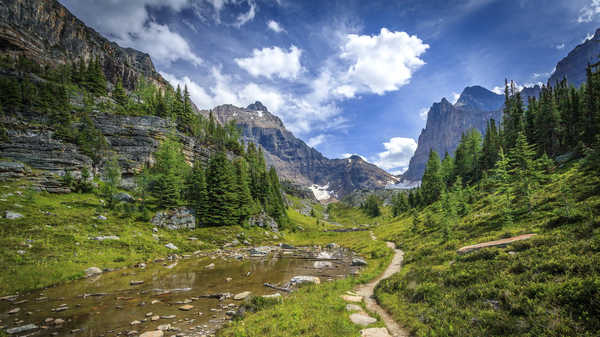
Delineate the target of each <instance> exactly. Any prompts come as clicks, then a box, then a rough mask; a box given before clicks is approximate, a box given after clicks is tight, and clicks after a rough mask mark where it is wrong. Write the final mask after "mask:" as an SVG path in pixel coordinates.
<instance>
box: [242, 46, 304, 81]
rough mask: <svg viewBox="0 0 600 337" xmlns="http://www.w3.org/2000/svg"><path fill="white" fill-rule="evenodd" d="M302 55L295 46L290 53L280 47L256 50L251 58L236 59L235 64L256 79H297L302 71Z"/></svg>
mask: <svg viewBox="0 0 600 337" xmlns="http://www.w3.org/2000/svg"><path fill="white" fill-rule="evenodd" d="M301 55H302V50H301V49H299V48H298V47H296V46H294V45H292V46H291V47H290V49H289V51H286V50H284V49H281V48H279V47H271V48H263V49H260V50H258V49H254V50H253V51H252V56H251V57H247V58H236V59H235V63H237V65H238V66H239V67H240V68H242V69H244V70H246V71H247V72H248V73H249V74H250V75H252V76H254V77H259V76H264V77H268V78H272V77H273V76H277V77H279V78H284V79H295V78H296V77H297V76H298V74H299V73H300V71H301V70H302V66H301V64H300V56H301Z"/></svg>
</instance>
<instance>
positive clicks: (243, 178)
mask: <svg viewBox="0 0 600 337" xmlns="http://www.w3.org/2000/svg"><path fill="white" fill-rule="evenodd" d="M234 165H235V173H236V193H237V197H238V200H237V201H238V205H237V215H238V217H239V220H238V221H239V223H240V224H243V223H244V222H245V221H246V219H248V217H249V216H250V215H251V214H252V213H253V211H254V201H253V200H252V195H251V193H250V187H249V185H248V182H249V179H248V170H249V169H248V163H247V162H246V160H245V159H244V158H238V159H237V160H236V161H235V162H234Z"/></svg>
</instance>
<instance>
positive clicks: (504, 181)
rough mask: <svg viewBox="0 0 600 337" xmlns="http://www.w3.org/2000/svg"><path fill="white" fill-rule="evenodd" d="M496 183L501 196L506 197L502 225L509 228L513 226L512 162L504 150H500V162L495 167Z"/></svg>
mask: <svg viewBox="0 0 600 337" xmlns="http://www.w3.org/2000/svg"><path fill="white" fill-rule="evenodd" d="M494 181H495V183H496V187H497V190H498V192H499V193H500V195H504V197H503V200H502V205H501V207H502V224H503V225H505V226H509V225H511V224H512V214H511V194H512V193H511V190H512V188H511V176H510V160H509V158H508V157H507V156H505V155H504V150H503V149H502V148H500V152H499V156H498V161H497V162H496V166H495V167H494Z"/></svg>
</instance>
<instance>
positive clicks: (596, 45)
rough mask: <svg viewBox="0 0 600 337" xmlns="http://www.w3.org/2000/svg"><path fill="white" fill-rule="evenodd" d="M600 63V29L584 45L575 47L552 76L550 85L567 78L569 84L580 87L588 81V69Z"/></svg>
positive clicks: (558, 65)
mask: <svg viewBox="0 0 600 337" xmlns="http://www.w3.org/2000/svg"><path fill="white" fill-rule="evenodd" d="M599 61H600V29H598V30H596V34H594V36H593V37H592V38H591V39H589V40H586V41H585V42H584V43H582V44H580V45H578V46H577V47H575V49H573V50H571V51H570V52H569V54H568V55H567V56H566V57H565V58H563V59H562V60H560V61H559V62H558V64H557V65H556V70H555V71H554V73H552V76H550V79H549V80H548V83H549V84H550V85H552V86H554V84H555V83H556V82H560V81H562V79H563V78H566V79H567V81H568V82H569V84H572V85H574V86H576V87H579V86H580V85H581V84H583V83H584V82H585V80H586V71H585V69H586V67H587V65H588V64H595V63H597V62H599Z"/></svg>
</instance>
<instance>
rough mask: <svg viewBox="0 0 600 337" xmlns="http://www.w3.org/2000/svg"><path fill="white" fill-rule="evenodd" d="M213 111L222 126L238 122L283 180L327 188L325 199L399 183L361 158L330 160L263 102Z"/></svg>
mask: <svg viewBox="0 0 600 337" xmlns="http://www.w3.org/2000/svg"><path fill="white" fill-rule="evenodd" d="M212 111H213V114H214V115H215V118H216V119H217V120H218V121H219V122H221V123H226V122H229V121H231V120H235V121H236V124H237V125H238V126H239V127H240V128H241V130H242V136H243V138H244V140H245V141H252V142H254V143H256V144H260V146H262V148H263V149H264V151H265V158H266V160H267V163H268V164H269V165H272V166H274V167H275V168H276V169H277V172H278V174H279V176H280V177H281V178H282V179H286V180H290V181H293V182H295V183H297V184H300V185H304V186H311V185H319V186H323V187H322V189H323V190H326V192H327V193H325V195H329V196H331V197H335V198H341V197H343V196H344V195H346V194H348V193H350V192H352V191H355V190H359V189H377V188H383V187H385V186H386V185H387V184H389V183H391V182H394V181H396V178H395V177H393V176H392V175H390V174H389V173H387V172H385V171H384V170H382V169H380V168H378V167H377V166H375V165H372V164H369V163H367V162H365V161H364V160H362V159H361V158H360V157H352V158H349V159H328V158H326V157H325V156H323V155H322V154H321V153H320V152H319V151H317V150H315V149H313V148H312V147H310V146H308V145H306V143H304V142H303V141H302V140H300V139H298V138H296V137H295V136H294V135H293V134H292V133H291V132H289V131H288V130H287V129H286V128H285V126H284V125H283V123H282V122H281V120H280V119H279V118H278V117H276V116H274V115H273V114H271V113H270V112H269V111H268V110H267V108H266V107H265V106H263V105H262V104H261V103H260V102H256V103H254V104H251V105H250V106H248V107H247V108H238V107H235V106H233V105H222V106H218V107H216V108H214V109H213V110H212ZM203 113H204V114H208V112H203Z"/></svg>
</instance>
